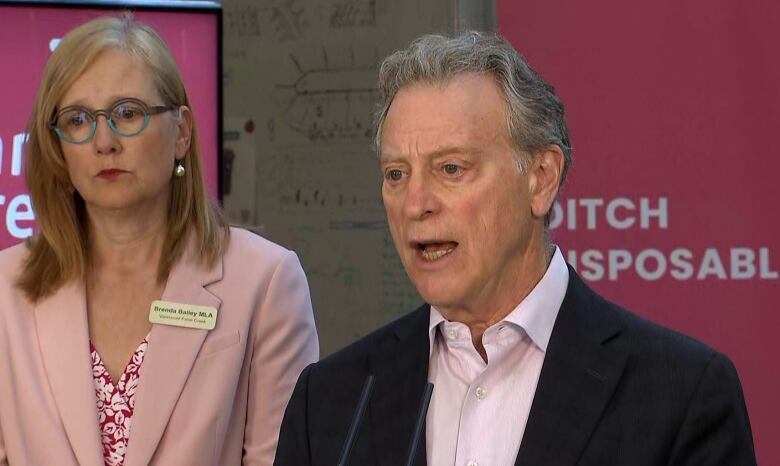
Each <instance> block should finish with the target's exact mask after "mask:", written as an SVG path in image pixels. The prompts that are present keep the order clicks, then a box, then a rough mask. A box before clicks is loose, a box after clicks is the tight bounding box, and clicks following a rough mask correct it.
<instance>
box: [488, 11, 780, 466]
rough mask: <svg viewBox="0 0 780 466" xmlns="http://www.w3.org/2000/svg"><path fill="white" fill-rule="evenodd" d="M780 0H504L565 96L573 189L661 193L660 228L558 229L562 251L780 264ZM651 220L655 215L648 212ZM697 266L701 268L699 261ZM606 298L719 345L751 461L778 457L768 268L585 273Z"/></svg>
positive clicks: (514, 37)
mask: <svg viewBox="0 0 780 466" xmlns="http://www.w3.org/2000/svg"><path fill="white" fill-rule="evenodd" d="M778 19H780V4H777V3H776V2H770V1H768V0H764V1H756V2H751V3H750V7H747V6H746V5H741V4H739V2H731V1H728V0H713V1H709V2H657V1H639V2H625V1H623V0H597V1H594V2H570V1H563V0H547V1H543V2H530V1H517V0H499V1H498V20H499V31H500V33H501V34H502V35H504V36H505V37H506V38H507V39H509V41H510V42H512V44H513V45H514V46H515V47H516V48H517V49H518V50H519V51H520V52H521V53H522V54H523V55H524V56H525V57H526V58H527V59H528V61H529V62H530V63H531V64H532V66H534V68H535V69H536V70H537V71H538V72H540V73H541V74H542V75H543V76H544V77H545V79H546V80H547V81H549V82H550V83H552V84H553V85H554V86H555V87H556V90H557V92H558V94H559V95H560V96H561V98H562V99H563V101H564V103H565V105H566V112H567V121H568V123H569V128H570V131H571V136H572V143H573V146H574V163H573V166H572V171H571V172H570V178H569V182H568V184H567V185H566V187H565V190H564V193H563V198H564V202H565V200H566V199H568V198H603V199H605V200H609V199H613V198H615V197H628V198H631V199H633V200H636V199H638V198H640V197H649V198H650V199H651V200H652V201H651V204H652V205H653V206H655V205H656V203H657V198H658V197H660V196H664V197H667V198H668V202H669V224H668V228H666V229H661V228H650V229H647V230H642V229H639V228H637V227H634V228H630V229H627V230H622V231H620V230H616V229H614V228H610V227H609V226H607V225H606V224H605V223H606V222H605V221H604V215H603V208H602V211H601V212H602V213H601V214H600V215H599V216H598V218H597V220H598V224H597V227H596V228H595V229H594V230H587V229H585V228H583V227H582V225H581V224H582V222H583V220H584V215H583V214H584V209H582V210H580V211H579V212H578V213H579V214H580V215H579V217H580V218H578V221H579V223H580V225H578V228H577V229H576V230H567V229H564V228H559V229H557V230H556V232H555V234H554V238H555V241H556V242H557V243H558V244H560V245H561V246H562V249H563V250H564V253H565V252H566V250H569V249H574V250H577V251H583V250H585V249H599V250H602V251H606V250H608V249H618V248H620V249H626V250H629V251H632V252H634V253H636V252H638V251H641V250H643V249H647V248H656V249H659V250H661V251H665V252H669V251H671V250H673V249H675V248H679V247H684V248H687V249H690V250H691V251H692V252H693V253H694V255H696V256H697V257H701V254H702V252H703V250H704V249H705V248H710V247H714V248H717V249H718V251H719V252H720V253H721V257H722V258H723V260H724V266H725V267H726V270H727V272H728V252H729V248H733V247H744V248H752V249H754V250H755V251H756V254H758V252H757V251H758V249H759V248H762V247H765V248H768V250H769V259H770V270H771V271H777V270H779V269H780V253H779V252H778V248H780V244H779V243H780V218H779V217H778V208H777V206H776V205H775V204H776V202H777V200H778V199H780V183H778V181H777V176H778V175H777V173H778V169H780V161H778V157H779V156H780V154H779V153H778V149H777V145H778V144H777V136H776V134H777V133H778V125H780V86H778V83H780V61H778V60H777V53H776V50H777V44H778V43H780V32H778V31H780V29H778V28H777V24H778ZM651 225H657V224H656V223H652V224H651ZM694 267H695V268H696V267H698V265H697V260H694ZM591 284H592V286H593V287H594V288H596V289H597V290H599V291H600V292H601V293H603V294H604V295H605V296H607V297H608V298H610V299H612V300H614V301H617V302H618V303H621V304H623V305H624V306H626V307H628V308H630V309H633V310H634V311H636V312H638V313H639V314H643V315H645V316H647V317H649V318H651V319H653V320H656V321H658V322H660V323H662V324H664V325H667V326H669V327H672V328H674V329H677V330H679V331H682V332H684V333H687V334H690V335H692V336H694V337H696V338H698V339H700V340H703V341H704V342H706V343H707V344H709V345H710V346H713V347H714V348H716V349H717V350H719V351H722V352H724V353H726V354H727V355H728V356H730V357H731V358H732V360H733V361H734V363H735V364H736V366H737V369H738V371H739V374H740V377H741V379H742V383H743V388H744V390H745V394H746V399H747V404H748V410H749V412H750V417H751V422H752V426H753V435H754V440H755V445H756V452H757V455H758V460H759V463H760V464H765V465H778V464H780V445H778V443H777V439H779V438H780V424H779V423H778V422H777V417H778V414H780V409H778V394H780V364H778V356H779V355H780V338H778V330H780V314H778V298H779V297H780V282H779V281H778V280H777V279H759V278H758V277H755V278H753V279H747V280H732V279H728V278H727V279H718V278H716V277H712V276H710V277H707V278H706V279H704V280H697V279H696V277H695V276H694V278H693V279H690V280H682V281H681V280H676V279H674V278H672V277H671V276H669V274H666V275H665V276H663V277H662V278H661V279H658V280H655V281H647V280H643V279H641V278H639V276H638V275H637V274H636V273H631V272H625V273H623V274H621V275H620V276H619V278H618V280H615V281H610V280H608V279H602V280H599V281H596V282H592V283H591Z"/></svg>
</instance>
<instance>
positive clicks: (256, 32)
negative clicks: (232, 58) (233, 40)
mask: <svg viewBox="0 0 780 466" xmlns="http://www.w3.org/2000/svg"><path fill="white" fill-rule="evenodd" d="M224 18H225V19H224V25H225V33H226V35H228V36H235V37H238V38H257V37H262V36H266V35H268V34H271V33H272V34H273V36H274V38H275V39H276V40H278V41H281V42H284V41H289V40H296V39H299V38H300V37H301V36H302V35H303V33H304V32H305V31H306V29H307V28H308V25H309V20H308V19H307V17H306V8H305V7H304V2H303V1H302V0H264V1H255V2H251V3H249V2H242V3H238V4H235V5H231V6H229V7H228V6H226V7H225V9H224Z"/></svg>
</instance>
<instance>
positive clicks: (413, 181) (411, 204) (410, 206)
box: [403, 174, 440, 219]
mask: <svg viewBox="0 0 780 466" xmlns="http://www.w3.org/2000/svg"><path fill="white" fill-rule="evenodd" d="M408 183H409V184H408V185H407V190H406V196H405V197H404V205H403V211H404V215H405V216H406V217H407V218H411V219H423V218H425V217H428V216H430V215H432V214H434V213H436V212H437V211H438V210H439V206H440V202H439V194H438V193H437V192H436V190H435V188H434V186H433V180H431V179H430V178H429V177H426V176H424V175H422V174H412V175H411V176H410V177H409V182H408Z"/></svg>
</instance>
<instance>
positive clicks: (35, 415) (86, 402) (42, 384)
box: [0, 229, 319, 466]
mask: <svg viewBox="0 0 780 466" xmlns="http://www.w3.org/2000/svg"><path fill="white" fill-rule="evenodd" d="M25 254H26V250H25V247H24V246H23V245H18V246H14V247H12V248H9V249H6V250H4V251H2V252H0V465H2V466H6V465H9V464H10V466H36V465H56V466H69V465H73V466H76V465H80V466H103V454H102V451H103V450H102V444H101V441H100V434H99V428H98V418H97V406H96V395H95V388H94V385H93V379H92V361H91V358H90V351H89V334H88V327H87V313H86V304H85V303H86V299H85V294H84V286H83V284H81V283H78V284H75V283H74V284H71V285H68V286H66V287H64V288H62V289H60V290H59V291H58V292H57V293H56V294H54V295H53V296H51V297H49V298H47V299H45V300H42V301H40V302H39V303H38V304H36V305H33V304H31V303H30V302H29V301H27V300H26V299H25V298H24V296H23V295H22V293H21V292H20V291H19V290H18V289H17V288H16V287H15V286H14V281H15V278H16V276H17V274H18V272H19V270H20V268H21V263H22V261H23V259H24V257H25ZM191 254H192V251H191V250H188V251H187V252H186V253H185V255H184V257H183V258H182V260H180V261H179V263H178V264H176V266H175V267H174V268H173V270H172V271H171V274H170V276H169V278H168V282H167V284H166V286H165V292H164V293H163V300H166V301H174V302H179V303H188V304H194V305H201V306H213V307H216V308H217V309H218V311H219V312H218V316H217V323H216V328H214V330H211V331H206V330H195V329H188V328H180V327H171V326H166V325H153V326H152V331H151V334H150V337H149V346H148V349H147V352H146V356H145V359H144V363H143V366H142V374H141V378H140V381H139V386H138V389H137V392H136V398H135V400H136V404H135V411H134V415H133V421H132V427H131V432H130V440H129V443H128V447H127V453H126V456H125V463H124V464H125V466H142V465H147V464H155V465H164V466H176V465H182V466H185V465H186V466H194V465H220V466H231V465H241V464H244V465H271V464H272V462H273V457H274V452H275V449H276V443H277V439H278V436H279V425H280V423H281V419H282V415H283V413H284V409H285V407H286V405H287V402H288V400H289V397H290V394H291V393H292V389H293V386H294V385H295V382H296V380H297V378H298V375H299V373H300V372H301V370H303V368H304V367H305V366H306V365H307V364H309V363H311V362H313V361H316V360H317V358H318V352H319V348H318V341H317V333H316V330H315V327H314V318H313V315H312V307H311V299H310V297H309V289H308V285H307V283H306V277H305V276H304V274H303V270H302V269H301V266H300V263H299V262H298V258H297V256H296V255H295V254H294V253H293V252H291V251H288V250H286V249H284V248H282V247H280V246H277V245H275V244H273V243H271V242H269V241H267V240H265V239H263V238H261V237H259V236H256V235H254V234H252V233H250V232H247V231H245V230H239V229H232V231H231V238H230V245H229V247H228V249H227V251H226V253H225V254H224V256H223V258H222V260H221V261H218V262H217V264H216V265H215V266H214V267H213V268H211V269H210V270H204V269H203V268H201V267H199V266H197V265H196V264H195V263H194V261H192V260H191V258H192V255H191Z"/></svg>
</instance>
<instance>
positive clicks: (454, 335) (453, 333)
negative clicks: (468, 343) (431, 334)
mask: <svg viewBox="0 0 780 466" xmlns="http://www.w3.org/2000/svg"><path fill="white" fill-rule="evenodd" d="M447 336H448V337H449V338H450V340H454V339H455V338H457V336H458V331H457V330H456V329H454V328H450V329H447Z"/></svg>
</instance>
